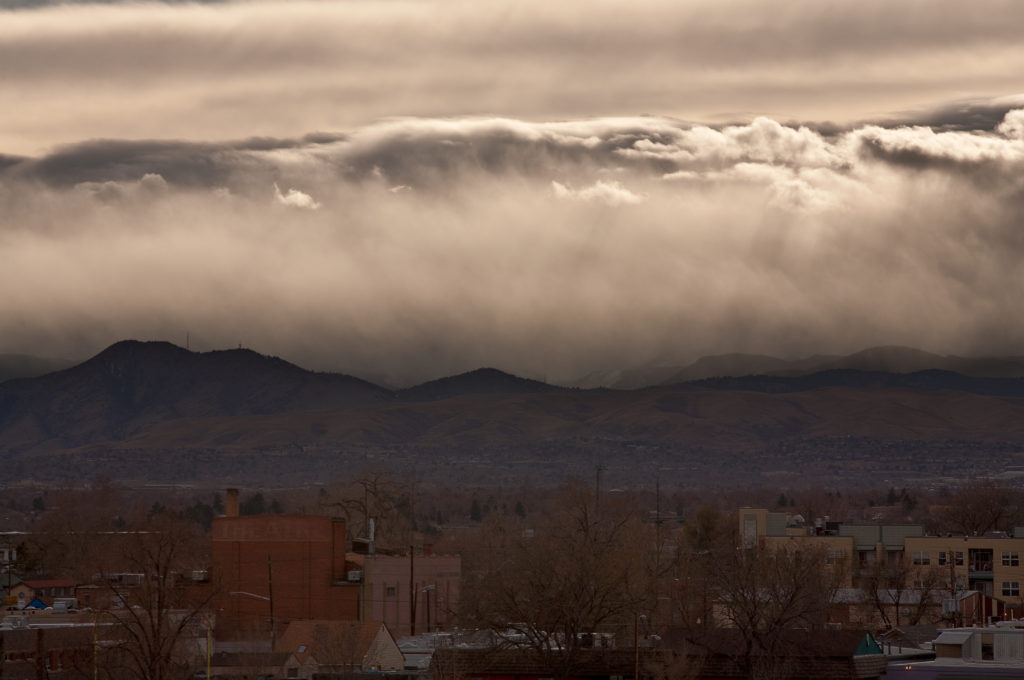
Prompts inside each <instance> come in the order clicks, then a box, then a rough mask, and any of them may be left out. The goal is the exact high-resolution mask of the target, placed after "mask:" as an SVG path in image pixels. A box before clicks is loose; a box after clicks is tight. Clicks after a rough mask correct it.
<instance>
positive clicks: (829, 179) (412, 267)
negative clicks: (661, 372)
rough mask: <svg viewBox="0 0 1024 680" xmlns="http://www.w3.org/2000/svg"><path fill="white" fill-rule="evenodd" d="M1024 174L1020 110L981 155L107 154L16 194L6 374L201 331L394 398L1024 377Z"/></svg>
mask: <svg viewBox="0 0 1024 680" xmlns="http://www.w3.org/2000/svg"><path fill="white" fill-rule="evenodd" d="M980 177H984V178H985V181H979V178H980ZM1022 178H1024V110H1014V111H1010V112H1008V113H1007V114H1006V115H1005V116H1004V119H1003V121H1001V122H1000V123H999V124H998V125H997V126H996V128H995V129H994V130H990V131H985V132H975V131H971V132H963V131H941V130H939V131H936V130H933V129H931V128H928V127H923V126H910V127H892V128H886V127H879V126H863V127H859V128H856V129H852V130H849V131H847V132H843V133H840V134H835V135H828V136H826V135H822V134H821V133H820V132H818V131H815V130H813V129H811V128H809V127H802V126H795V127H794V126H787V125H782V124H779V123H777V122H775V121H773V120H771V119H768V118H758V119H755V120H753V121H752V122H750V123H748V124H744V125H732V126H724V127H713V126H704V125H690V124H685V123H681V122H679V121H675V120H671V119H665V118H619V119H592V120H582V121H565V122H557V123H532V122H527V121H521V120H512V119H446V120H429V119H428V120H424V119H401V120H392V121H388V122H384V123H380V124H377V125H371V126H367V127H364V128H359V129H355V130H352V131H351V132H350V133H348V134H346V135H344V136H340V135H312V136H307V137H305V138H301V139H291V140H268V139H257V140H248V141H241V142H234V143H219V144H218V143H207V144H198V143H191V142H138V143H135V142H102V141H97V142H89V143H86V144H81V145H76V146H72V147H67V148H63V149H61V150H58V151H56V152H54V153H52V154H49V155H46V156H43V157H40V158H36V159H24V160H20V161H17V162H16V163H14V164H13V165H11V166H9V167H8V168H7V169H6V170H5V171H2V172H0V214H3V215H4V217H5V219H4V220H3V221H2V223H0V253H3V257H4V258H5V259H4V266H3V267H2V268H0V287H2V288H3V289H4V290H5V291H8V294H7V295H5V296H4V299H3V300H2V301H0V321H2V325H3V327H4V328H5V341H6V342H8V343H9V344H10V348H9V351H27V350H32V351H36V352H37V353H49V354H53V355H60V356H72V355H75V354H76V353H78V354H80V353H81V352H82V350H83V348H87V349H88V351H96V350H98V349H101V348H102V347H103V346H105V345H106V344H109V343H111V342H114V341H116V340H118V339H122V338H125V337H141V338H161V339H172V340H173V339H176V338H177V339H180V338H181V337H183V336H184V333H185V332H189V333H190V334H191V337H192V339H193V346H194V347H198V348H201V349H205V348H213V347H224V346H236V345H237V344H238V343H240V342H241V343H243V344H245V345H247V346H250V347H253V348H255V349H258V350H260V351H264V352H267V353H272V354H277V355H280V356H284V357H287V358H290V359H293V360H296V361H299V362H301V363H304V364H306V365H308V366H312V367H315V368H325V369H332V370H346V371H349V372H355V373H359V374H364V375H374V376H381V375H384V376H387V377H388V378H389V379H390V380H393V381H396V382H412V381H416V380H423V379H428V378H432V377H436V376H438V375H443V374H450V373H454V372H458V371H463V370H470V369H472V368H476V367H479V366H482V365H492V366H498V367H500V368H503V369H505V370H510V371H513V372H516V373H520V374H525V375H530V376H535V377H546V378H548V379H551V380H571V379H573V378H576V377H578V376H580V375H583V374H586V373H589V372H591V371H595V370H604V369H608V368H619V367H628V366H638V365H644V364H650V363H678V362H684V361H688V360H691V359H693V358H695V357H696V356H699V355H701V354H712V353H723V352H730V351H748V352H762V353H774V354H785V355H800V354H810V353H814V352H832V353H840V352H844V351H855V350H858V349H862V348H863V347H865V346H869V345H877V344H903V345H917V346H921V347H924V348H925V349H929V350H932V351H939V352H947V353H1006V352H1010V353H1019V351H1020V350H1019V347H1020V345H1021V343H1024V320H1018V315H1017V314H1016V308H1017V305H1018V302H1019V298H1020V295H1021V294H1022V293H1024V291H1022V290H1021V289H1020V287H1021V284H1020V282H1019V276H1018V274H1017V270H1018V267H1019V262H1020V259H1021V258H1022V257H1024V239H1022V238H1021V236H1020V229H1019V212H1020V208H1021V205H1020V204H1021V197H1022V196H1024V186H1022V183H1024V179H1022ZM72 339H73V341H72Z"/></svg>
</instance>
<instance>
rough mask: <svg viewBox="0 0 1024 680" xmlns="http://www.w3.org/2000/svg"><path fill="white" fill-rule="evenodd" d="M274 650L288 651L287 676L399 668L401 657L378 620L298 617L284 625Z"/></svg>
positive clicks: (347, 673)
mask: <svg viewBox="0 0 1024 680" xmlns="http://www.w3.org/2000/svg"><path fill="white" fill-rule="evenodd" d="M274 651H275V652H278V653H282V654H288V655H289V660H288V661H287V663H286V666H285V675H286V677H288V678H303V679H306V680H308V679H309V678H312V677H313V674H314V673H343V674H346V675H351V674H353V673H357V672H363V671H400V670H402V669H403V668H404V666H405V658H404V657H403V656H402V652H401V650H400V649H399V648H398V645H397V644H395V640H394V638H393V637H392V636H391V633H390V632H389V631H388V629H387V627H386V626H385V625H384V624H383V623H381V622H380V621H362V622H360V621H329V620H313V619H307V620H298V621H292V622H291V623H289V624H288V627H287V628H286V629H285V631H284V633H283V634H282V635H281V637H280V638H279V639H278V640H277V645H276V647H275V649H274Z"/></svg>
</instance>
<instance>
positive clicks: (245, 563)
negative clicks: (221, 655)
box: [210, 497, 360, 645]
mask: <svg viewBox="0 0 1024 680" xmlns="http://www.w3.org/2000/svg"><path fill="white" fill-rule="evenodd" d="M231 500H232V499H231V498H230V497H229V502H228V512H229V516H227V517H220V518H217V519H215V520H214V521H213V531H212V534H213V536H212V537H213V552H212V565H211V566H212V568H211V574H210V576H211V581H212V583H213V584H214V587H216V588H217V592H218V595H217V597H216V600H215V603H214V606H215V609H216V615H217V622H216V629H217V639H218V641H224V642H226V641H239V640H252V641H257V642H259V643H266V644H267V645H270V644H271V643H272V639H273V638H275V637H277V636H278V635H280V634H281V633H282V631H283V630H284V629H285V627H286V626H287V625H288V623H289V622H290V621H293V620H297V619H325V620H345V621H356V620H359V613H360V612H359V584H358V583H355V582H349V581H348V580H347V577H348V574H347V571H346V567H345V522H344V520H341V519H332V518H330V517H320V516H312V515H255V516H249V517H239V516H237V514H236V513H235V512H234V509H235V508H237V505H235V504H233V503H232V502H231ZM272 624H273V626H272ZM272 627H273V634H272V632H271V628H272Z"/></svg>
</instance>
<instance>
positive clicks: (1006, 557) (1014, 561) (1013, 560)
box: [1003, 552, 1020, 567]
mask: <svg viewBox="0 0 1024 680" xmlns="http://www.w3.org/2000/svg"><path fill="white" fill-rule="evenodd" d="M1003 566H1004V567H1019V566H1020V553H1017V552H1004V553H1003Z"/></svg>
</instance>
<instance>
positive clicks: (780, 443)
mask: <svg viewBox="0 0 1024 680" xmlns="http://www.w3.org/2000/svg"><path fill="white" fill-rule="evenodd" d="M951 368H958V369H960V370H958V371H953V370H950V369H951ZM1022 374H1024V360H1021V359H1018V358H1013V357H1011V358H1005V359H961V358H956V357H937V356H936V355H929V354H927V353H924V352H918V351H916V350H911V349H907V348H877V349H874V350H868V351H866V352H861V353H858V354H854V355H850V356H848V357H816V358H815V359H814V360H813V361H812V360H805V361H803V362H786V361H783V360H779V359H773V358H771V357H757V356H752V355H725V356H721V357H708V358H706V359H702V360H700V361H698V362H696V363H694V364H692V365H691V366H688V367H684V368H683V369H679V370H674V371H669V372H668V373H666V375H667V376H668V377H666V378H664V380H662V381H661V382H662V384H658V385H654V386H648V387H644V388H641V389H633V390H626V389H607V388H592V389H582V388H567V387H559V386H553V385H548V384H545V383H542V382H537V381H532V380H526V379H523V378H518V377H516V376H512V375H509V374H507V373H504V372H501V371H498V370H495V369H480V370H477V371H472V372H469V373H465V374H462V375H457V376H451V377H446V378H443V379H440V380H435V381H432V382H428V383H425V384H422V385H418V386H415V387H411V388H408V389H403V390H389V389H386V388H383V387H380V386H378V385H374V384H372V383H369V382H367V381H364V380H361V379H358V378H355V377H351V376H346V375H340V374H331V373H316V372H311V371H307V370H304V369H302V368H299V367H297V366H295V365H293V364H290V363H288V362H286V361H284V360H282V359H279V358H275V357H268V356H263V355H260V354H258V353H256V352H253V351H250V350H244V349H238V350H224V351H216V352H205V353H196V352H190V351H188V350H186V349H183V348H181V347H177V346H175V345H172V344H170V343H163V342H137V341H124V342H119V343H117V344H115V345H113V346H111V347H109V348H108V349H106V350H104V351H103V352H101V353H100V354H98V355H97V356H95V357H93V358H91V359H89V360H87V361H85V362H83V363H81V364H78V365H76V366H72V367H70V368H66V369H63V370H59V371H55V372H51V373H46V374H44V375H39V376H36V377H30V378H17V379H11V380H7V381H5V382H2V383H0V482H3V483H8V484H10V483H16V482H20V481H35V482H44V483H63V482H67V481H68V480H75V479H82V478H89V477H92V476H96V475H99V474H101V475H104V476H107V477H112V478H117V479H126V480H135V481H140V482H152V481H161V482H185V483H199V482H202V481H204V480H206V481H212V480H216V481H218V482H231V483H240V484H271V485H272V484H283V483H313V482H322V481H330V480H332V479H339V478H343V477H344V476H346V475H349V474H352V473H354V472H355V471H357V470H358V469H360V468H365V467H366V466H378V467H385V468H389V469H392V470H394V471H396V472H400V473H402V474H413V475H416V476H417V477H418V478H420V479H423V480H424V481H425V482H431V483H456V482H459V483H471V484H506V483H532V484H544V483H553V482H556V481H560V480H562V479H565V478H567V477H571V476H584V475H585V476H588V477H589V476H590V475H591V474H592V470H593V469H594V467H595V466H596V465H601V466H603V467H604V468H605V469H607V470H609V474H613V475H615V478H616V479H619V480H621V483H622V484H628V483H647V482H650V481H651V480H652V479H653V478H655V477H656V478H658V479H659V480H664V481H665V482H666V483H675V484H677V485H680V486H688V485H699V486H702V487H705V488H707V487H723V488H726V487H729V486H736V485H765V484H771V485H777V484H779V483H781V482H786V483H789V484H793V483H797V482H798V481H799V482H801V483H806V484H814V483H817V484H831V485H834V486H838V485H866V484H873V483H882V482H883V480H887V482H886V483H894V482H893V480H895V479H899V480H904V481H906V480H910V481H913V482H921V481H922V480H932V481H934V480H942V479H950V478H952V479H956V478H958V477H962V476H971V475H980V474H987V475H993V474H1011V475H1012V474H1015V472H1016V470H1017V466H1018V465H1019V464H1021V463H1022V462H1024V461H1020V460H1019V459H1018V457H1019V454H1020V453H1021V452H1022V451H1024V378H1021V377H1020V375H1022ZM625 379H626V376H621V377H620V380H619V381H618V382H617V383H616V384H623V380H625ZM787 480H788V481H787ZM929 483H931V482H929Z"/></svg>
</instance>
